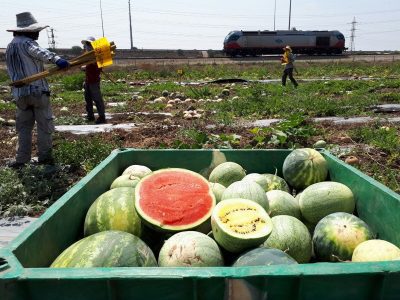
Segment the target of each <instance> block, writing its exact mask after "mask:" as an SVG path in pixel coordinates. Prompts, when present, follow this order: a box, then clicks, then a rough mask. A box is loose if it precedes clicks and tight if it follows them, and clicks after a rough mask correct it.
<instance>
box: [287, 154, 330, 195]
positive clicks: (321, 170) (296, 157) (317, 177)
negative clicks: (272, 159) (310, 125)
mask: <svg viewBox="0 0 400 300" xmlns="http://www.w3.org/2000/svg"><path fill="white" fill-rule="evenodd" d="M282 173H283V177H284V179H285V180H286V181H287V182H288V183H289V185H291V186H292V187H294V188H295V189H296V190H302V189H305V188H306V187H308V186H310V185H311V184H313V183H317V182H321V181H324V180H326V178H327V176H328V163H327V161H326V159H325V158H324V157H323V156H322V155H321V154H320V153H319V152H318V151H317V150H315V149H312V148H300V149H295V150H293V151H292V152H291V153H290V154H289V155H288V156H287V157H286V158H285V160H284V162H283V166H282Z"/></svg>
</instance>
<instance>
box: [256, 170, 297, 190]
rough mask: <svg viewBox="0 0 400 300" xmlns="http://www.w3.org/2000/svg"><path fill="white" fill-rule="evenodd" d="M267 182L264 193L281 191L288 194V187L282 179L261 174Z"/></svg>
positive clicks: (273, 175)
mask: <svg viewBox="0 0 400 300" xmlns="http://www.w3.org/2000/svg"><path fill="white" fill-rule="evenodd" d="M261 175H262V176H264V178H265V179H266V180H267V186H266V187H265V188H264V189H265V191H266V192H268V191H272V190H281V191H285V192H288V193H290V187H289V185H288V184H287V182H286V181H285V179H283V178H282V177H279V176H278V175H275V174H269V173H264V174H261Z"/></svg>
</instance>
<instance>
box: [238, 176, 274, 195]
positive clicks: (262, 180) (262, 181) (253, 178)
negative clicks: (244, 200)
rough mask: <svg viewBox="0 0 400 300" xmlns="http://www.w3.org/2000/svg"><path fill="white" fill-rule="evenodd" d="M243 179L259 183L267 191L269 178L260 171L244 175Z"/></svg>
mask: <svg viewBox="0 0 400 300" xmlns="http://www.w3.org/2000/svg"><path fill="white" fill-rule="evenodd" d="M242 181H251V182H255V183H257V184H259V185H260V186H261V187H262V188H263V190H264V191H267V187H268V180H267V178H266V177H265V176H264V175H262V174H259V173H250V174H247V175H246V176H244V177H243V179H242Z"/></svg>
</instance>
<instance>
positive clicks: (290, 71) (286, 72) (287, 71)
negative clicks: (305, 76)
mask: <svg viewBox="0 0 400 300" xmlns="http://www.w3.org/2000/svg"><path fill="white" fill-rule="evenodd" d="M288 76H289V79H290V81H291V82H292V83H293V85H294V86H295V87H297V86H298V85H299V84H298V83H297V81H296V79H294V78H293V68H289V69H285V70H283V75H282V85H286V78H287V77H288Z"/></svg>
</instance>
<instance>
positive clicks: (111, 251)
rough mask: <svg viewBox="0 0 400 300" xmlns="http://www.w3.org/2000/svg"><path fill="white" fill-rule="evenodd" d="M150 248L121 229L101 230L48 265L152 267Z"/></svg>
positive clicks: (70, 247)
mask: <svg viewBox="0 0 400 300" xmlns="http://www.w3.org/2000/svg"><path fill="white" fill-rule="evenodd" d="M156 266H157V261H156V258H155V257H154V254H153V252H152V251H151V249H150V248H149V247H148V246H147V245H146V244H145V243H144V242H143V241H142V240H141V239H140V238H138V237H136V236H134V235H133V234H130V233H128V232H123V231H116V230H110V231H102V232H99V233H95V234H92V235H90V236H88V237H86V238H83V239H81V240H79V241H77V242H76V243H74V244H72V245H71V246H69V247H68V248H67V249H66V250H64V251H63V252H62V253H61V254H60V255H59V256H58V257H57V258H56V260H55V261H54V262H53V263H52V264H51V266H50V267H51V268H95V267H156Z"/></svg>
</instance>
